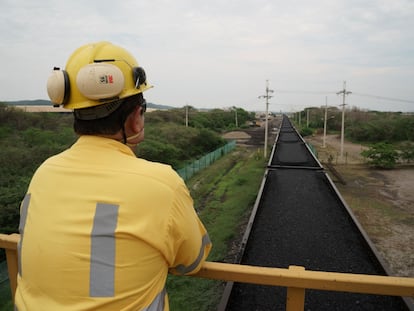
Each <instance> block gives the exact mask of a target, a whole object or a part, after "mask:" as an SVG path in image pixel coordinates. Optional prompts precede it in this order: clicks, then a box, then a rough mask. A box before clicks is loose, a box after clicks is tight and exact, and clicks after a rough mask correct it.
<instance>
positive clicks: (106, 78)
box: [99, 75, 114, 84]
mask: <svg viewBox="0 0 414 311" xmlns="http://www.w3.org/2000/svg"><path fill="white" fill-rule="evenodd" d="M99 83H101V84H113V83H114V77H113V75H103V76H100V77H99Z"/></svg>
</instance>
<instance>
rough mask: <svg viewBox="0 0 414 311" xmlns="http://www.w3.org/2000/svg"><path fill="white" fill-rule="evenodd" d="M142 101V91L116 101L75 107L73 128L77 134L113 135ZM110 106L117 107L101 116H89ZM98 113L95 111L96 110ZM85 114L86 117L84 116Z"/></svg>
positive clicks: (121, 127) (109, 108)
mask: <svg viewBox="0 0 414 311" xmlns="http://www.w3.org/2000/svg"><path fill="white" fill-rule="evenodd" d="M142 103H144V96H143V95H142V93H139V94H136V95H133V96H130V97H127V98H123V99H119V100H118V101H114V102H110V103H106V104H103V105H99V106H96V107H91V108H83V109H77V110H75V111H74V112H73V116H74V123H73V128H74V130H75V133H76V134H78V135H96V134H103V135H113V134H116V133H117V132H118V131H119V130H121V129H123V126H124V123H125V120H126V119H127V118H128V116H129V115H130V114H131V113H132V112H133V111H134V109H135V108H136V107H137V106H140V105H141V104H142ZM112 107H117V108H115V110H114V111H113V112H111V113H109V114H108V115H107V116H105V117H101V118H91V117H89V116H94V115H99V114H100V113H101V112H102V110H108V111H110V110H111V109H113V108H112ZM98 109H99V110H100V111H99V113H96V111H97V110H98ZM85 116H86V118H85Z"/></svg>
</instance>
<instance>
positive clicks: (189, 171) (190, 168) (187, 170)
mask: <svg viewBox="0 0 414 311" xmlns="http://www.w3.org/2000/svg"><path fill="white" fill-rule="evenodd" d="M235 147H236V141H235V140H232V141H230V142H229V143H227V144H226V145H225V146H223V147H220V148H218V149H216V150H214V151H213V152H210V153H208V154H206V155H205V156H203V157H202V158H200V159H198V160H196V161H194V162H192V163H190V164H189V165H187V166H185V167H183V168H180V169H178V170H177V173H178V175H180V176H181V178H182V179H184V180H188V179H189V178H191V176H193V175H194V174H195V173H197V172H198V171H200V170H202V169H204V168H206V167H208V166H210V165H211V164H212V163H214V162H215V161H216V160H218V159H220V158H221V157H222V156H223V155H225V154H227V153H229V152H230V151H232V150H233V149H234V148H235Z"/></svg>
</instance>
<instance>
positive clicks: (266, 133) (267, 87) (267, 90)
mask: <svg viewBox="0 0 414 311" xmlns="http://www.w3.org/2000/svg"><path fill="white" fill-rule="evenodd" d="M273 92H274V91H273V90H270V89H269V80H266V95H261V96H259V98H265V99H266V122H265V142H264V157H265V159H266V157H267V135H268V130H269V129H268V117H269V99H270V98H272V97H273V96H271V95H269V93H273Z"/></svg>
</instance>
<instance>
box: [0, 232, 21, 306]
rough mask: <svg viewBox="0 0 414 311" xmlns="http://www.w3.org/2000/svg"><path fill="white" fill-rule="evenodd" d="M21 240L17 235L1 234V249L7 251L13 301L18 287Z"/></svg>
mask: <svg viewBox="0 0 414 311" xmlns="http://www.w3.org/2000/svg"><path fill="white" fill-rule="evenodd" d="M19 240H20V235H19V234H17V233H12V234H10V235H9V234H0V247H1V248H4V249H5V251H6V260H7V271H8V273H9V282H10V290H11V294H12V299H13V301H14V295H15V293H16V287H17V273H18V263H17V244H18V242H19Z"/></svg>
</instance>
